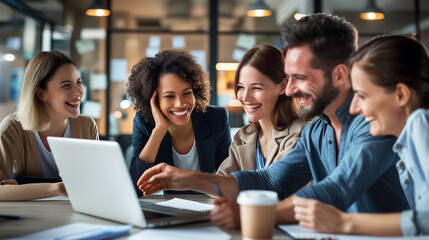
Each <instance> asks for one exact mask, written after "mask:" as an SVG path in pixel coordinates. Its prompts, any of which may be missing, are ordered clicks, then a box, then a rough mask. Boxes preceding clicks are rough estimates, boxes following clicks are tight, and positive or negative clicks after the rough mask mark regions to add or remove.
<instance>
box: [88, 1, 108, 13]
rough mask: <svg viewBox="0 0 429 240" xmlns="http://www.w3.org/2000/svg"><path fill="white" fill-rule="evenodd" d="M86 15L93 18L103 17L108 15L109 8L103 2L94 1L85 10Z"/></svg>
mask: <svg viewBox="0 0 429 240" xmlns="http://www.w3.org/2000/svg"><path fill="white" fill-rule="evenodd" d="M86 15H88V16H95V17H105V16H109V15H110V10H109V8H108V7H107V6H106V5H105V4H104V3H103V0H94V2H93V3H92V4H91V5H89V8H88V9H86Z"/></svg>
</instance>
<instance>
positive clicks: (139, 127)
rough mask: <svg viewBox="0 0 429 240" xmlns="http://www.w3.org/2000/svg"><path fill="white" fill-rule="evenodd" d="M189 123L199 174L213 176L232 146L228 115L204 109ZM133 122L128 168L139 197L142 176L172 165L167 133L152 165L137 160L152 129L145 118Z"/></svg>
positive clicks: (211, 108)
mask: <svg viewBox="0 0 429 240" xmlns="http://www.w3.org/2000/svg"><path fill="white" fill-rule="evenodd" d="M191 119H192V124H193V127H194V134H195V144H196V147H197V154H198V161H199V163H200V170H201V171H202V172H207V173H215V172H216V171H217V169H218V168H219V166H220V164H221V163H222V162H223V160H224V159H225V158H227V157H228V149H229V145H230V144H231V133H230V126H229V125H230V124H229V116H228V111H227V110H226V109H225V108H223V107H216V106H207V111H206V112H196V111H193V112H192V114H191ZM133 122H134V123H133V141H132V143H133V147H134V153H133V158H132V160H131V165H130V174H131V178H132V180H133V182H134V184H135V186H136V191H137V194H138V195H139V197H140V196H141V195H142V192H141V191H140V190H139V189H138V188H137V185H136V184H137V181H138V179H139V178H140V176H141V175H142V174H143V172H144V171H146V169H148V168H150V167H152V166H154V165H156V164H158V163H161V162H165V163H167V164H169V165H171V166H174V161H173V153H172V145H171V135H170V133H169V132H167V134H165V136H164V138H163V139H162V142H161V145H160V146H159V149H158V154H157V155H156V158H155V162H154V163H150V164H149V163H145V162H143V161H141V160H140V159H139V158H138V156H139V154H140V152H141V151H142V149H143V147H144V146H145V145H146V143H147V141H148V140H149V137H150V134H151V133H152V130H153V128H154V126H153V125H152V124H150V123H147V122H145V121H144V118H143V117H141V116H139V115H136V116H135V117H134V120H133Z"/></svg>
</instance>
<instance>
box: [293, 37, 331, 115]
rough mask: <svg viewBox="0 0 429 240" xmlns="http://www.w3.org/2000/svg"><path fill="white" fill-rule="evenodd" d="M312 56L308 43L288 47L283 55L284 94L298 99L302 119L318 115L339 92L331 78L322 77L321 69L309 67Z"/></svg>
mask: <svg viewBox="0 0 429 240" xmlns="http://www.w3.org/2000/svg"><path fill="white" fill-rule="evenodd" d="M312 58H313V54H312V52H311V50H310V47H309V46H308V45H303V46H298V47H293V48H290V49H288V51H287V53H286V57H285V72H286V74H287V76H288V83H287V87H286V95H287V96H291V97H293V98H296V99H297V100H298V101H297V102H298V104H299V114H300V116H301V117H302V118H304V119H311V118H313V117H316V116H317V115H320V114H321V113H322V112H323V111H324V110H325V108H326V107H328V105H329V104H331V103H332V101H333V100H334V99H335V98H336V97H337V96H338V94H339V89H337V88H336V87H335V86H333V83H332V80H331V79H326V80H325V79H324V76H323V71H322V70H320V69H314V68H312V67H311V60H312Z"/></svg>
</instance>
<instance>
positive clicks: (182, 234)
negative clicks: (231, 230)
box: [128, 226, 231, 240]
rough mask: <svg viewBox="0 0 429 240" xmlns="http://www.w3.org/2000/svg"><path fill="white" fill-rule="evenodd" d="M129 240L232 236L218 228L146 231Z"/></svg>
mask: <svg viewBox="0 0 429 240" xmlns="http://www.w3.org/2000/svg"><path fill="white" fill-rule="evenodd" d="M128 239H129V240H138V239H151V240H171V239H175V240H201V239H204V240H229V239H231V236H230V235H229V234H227V233H225V232H223V231H222V230H220V229H219V228H218V227H214V226H212V227H195V228H159V229H146V230H143V231H141V232H139V233H137V234H134V235H132V236H130V237H128Z"/></svg>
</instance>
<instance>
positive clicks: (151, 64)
mask: <svg viewBox="0 0 429 240" xmlns="http://www.w3.org/2000/svg"><path fill="white" fill-rule="evenodd" d="M169 73H172V74H175V75H177V76H178V77H179V78H180V79H182V80H183V81H184V82H187V83H189V84H190V85H191V87H192V90H193V92H194V96H195V108H194V109H195V111H201V112H205V111H206V106H207V105H208V104H209V101H210V82H209V80H208V78H207V74H206V73H205V72H204V70H203V69H202V68H201V66H200V65H199V64H197V62H196V61H195V59H194V58H193V57H192V55H190V54H189V53H186V52H183V51H177V50H166V51H162V52H160V53H158V54H156V56H155V57H146V58H143V59H142V60H140V61H139V62H138V63H137V64H136V65H134V66H133V69H132V70H131V75H130V77H129V78H128V84H127V86H128V88H127V92H128V95H129V97H130V99H131V101H132V102H133V103H134V109H135V110H137V114H138V115H140V116H142V117H143V118H144V120H145V121H146V122H153V116H152V111H151V108H150V99H151V97H152V95H153V92H154V91H155V90H156V88H157V87H158V85H159V78H160V77H161V76H162V75H164V74H169Z"/></svg>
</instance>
